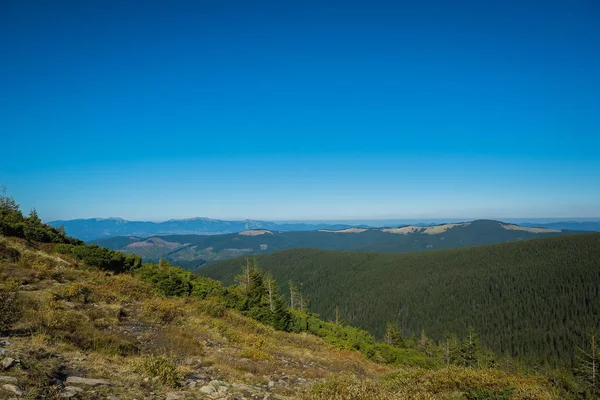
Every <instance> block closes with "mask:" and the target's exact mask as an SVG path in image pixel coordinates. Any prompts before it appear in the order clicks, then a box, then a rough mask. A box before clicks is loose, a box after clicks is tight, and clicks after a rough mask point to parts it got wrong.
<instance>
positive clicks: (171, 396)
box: [167, 392, 184, 400]
mask: <svg viewBox="0 0 600 400" xmlns="http://www.w3.org/2000/svg"><path fill="white" fill-rule="evenodd" d="M183 397H184V396H183V395H182V394H180V393H173V392H171V393H167V400H179V399H183Z"/></svg>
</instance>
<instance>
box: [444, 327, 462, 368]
mask: <svg viewBox="0 0 600 400" xmlns="http://www.w3.org/2000/svg"><path fill="white" fill-rule="evenodd" d="M440 347H441V348H442V354H443V358H444V363H445V364H446V365H450V364H457V363H459V360H460V356H461V343H460V340H459V339H458V336H456V334H455V333H450V332H446V333H445V335H444V340H443V341H442V342H441V344H440Z"/></svg>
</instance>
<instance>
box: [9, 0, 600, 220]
mask: <svg viewBox="0 0 600 400" xmlns="http://www.w3.org/2000/svg"><path fill="white" fill-rule="evenodd" d="M250 3H252V4H250ZM414 3H419V4H414ZM0 51H1V59H2V62H0V136H1V142H2V157H1V159H0V184H4V185H6V186H7V187H8V190H9V194H11V195H12V196H14V197H15V199H16V200H17V201H18V202H19V203H20V204H21V206H22V209H23V210H24V211H29V210H30V209H31V208H32V207H35V208H36V209H37V211H38V213H39V214H40V216H41V217H42V218H43V219H44V220H53V219H71V218H81V217H117V216H118V217H123V218H126V219H145V220H164V219H170V218H186V217H196V216H207V217H213V218H222V219H240V218H252V219H267V220H282V219H283V220H300V219H320V220H322V219H357V218H441V217H447V218H463V217H464V218H480V217H490V218H502V217H505V218H507V217H514V218H520V217H522V218H527V217H531V218H535V217H565V218H567V217H600V3H598V2H597V1H594V0H590V1H566V0H565V1H551V0H550V1H543V2H541V1H514V2H513V1H497V2H488V1H472V2H462V1H455V2H427V1H424V2H406V3H404V2H378V1H374V2H354V1H344V2H323V1H319V2H316V1H314V2H313V1H297V2H296V1H289V2H288V1H282V2H263V1H257V2H230V1H197V2H192V1H169V2H167V1H148V2H146V1H145V2H141V1H129V2H128V1H118V2H117V1H85V0H84V1H70V2H69V1H59V2H57V3H54V4H50V2H47V1H38V2H36V1H27V0H25V1H23V0H18V1H6V0H0Z"/></svg>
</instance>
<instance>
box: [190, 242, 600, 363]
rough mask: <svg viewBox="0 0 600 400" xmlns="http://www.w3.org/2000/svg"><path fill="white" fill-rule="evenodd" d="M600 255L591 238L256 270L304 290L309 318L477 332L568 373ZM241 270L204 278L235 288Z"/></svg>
mask: <svg viewBox="0 0 600 400" xmlns="http://www.w3.org/2000/svg"><path fill="white" fill-rule="evenodd" d="M599 255H600V234H585V235H573V236H563V237H554V238H545V239H535V240H529V241H521V242H512V243H503V244H495V245H488V246H479V247H471V248H462V249H452V250H444V251H431V252H420V253H407V254H381V253H348V252H346V253H342V252H331V251H321V250H314V249H297V250H287V251H282V252H279V253H275V254H270V255H264V256H260V257H258V262H259V263H260V264H261V266H262V267H263V268H264V269H265V270H266V271H267V272H269V273H270V274H272V275H273V277H274V278H275V279H276V280H278V281H280V282H288V281H290V280H292V281H294V282H295V283H296V285H301V288H302V289H301V290H302V292H303V293H304V294H305V295H306V297H308V298H309V299H310V309H311V311H314V312H316V313H318V314H319V315H321V316H322V317H323V318H325V319H328V320H333V319H334V318H335V311H336V306H337V307H338V308H339V310H340V313H341V316H342V318H343V319H344V320H346V321H348V322H349V323H351V324H353V325H356V326H359V327H362V328H364V329H367V330H369V331H370V332H372V333H373V334H375V335H376V336H378V337H382V335H383V333H384V329H385V326H386V323H387V322H390V321H392V322H396V323H398V325H399V326H400V327H401V329H402V331H403V333H405V334H406V335H409V336H410V335H419V334H420V332H421V330H423V329H424V330H425V331H426V334H427V335H428V336H430V337H432V338H434V339H436V340H441V339H443V338H444V337H445V334H446V333H447V332H457V333H459V334H460V335H464V334H465V333H466V330H467V327H468V326H469V325H472V326H473V327H474V328H475V330H476V331H477V332H478V333H479V334H480V336H481V339H482V342H483V343H485V344H486V345H487V346H489V347H490V348H491V349H493V350H494V351H495V352H496V353H498V354H506V355H510V356H512V357H517V358H519V359H521V360H525V361H528V362H529V363H530V364H536V363H537V364H540V363H546V362H547V363H550V365H555V366H558V365H567V366H570V365H572V363H573V362H574V360H575V354H576V351H575V350H576V348H577V347H578V346H582V345H583V344H584V343H585V342H586V340H587V338H588V337H589V335H588V333H589V331H590V329H598V328H600V326H599V324H600V293H599V282H600V257H599ZM242 262H243V261H242V260H240V259H237V260H229V261H225V262H222V263H218V264H216V265H212V266H207V267H203V268H201V269H200V270H199V273H200V274H202V275H205V276H209V277H212V278H215V279H219V280H222V281H223V282H225V283H230V282H232V278H233V276H234V275H235V273H236V271H238V270H239V268H240V265H241V263H242ZM283 291H284V293H286V292H287V291H288V286H287V285H284V287H283Z"/></svg>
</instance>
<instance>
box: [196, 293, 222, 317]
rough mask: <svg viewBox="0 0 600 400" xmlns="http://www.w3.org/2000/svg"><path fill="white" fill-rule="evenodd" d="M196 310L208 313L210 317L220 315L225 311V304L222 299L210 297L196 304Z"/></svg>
mask: <svg viewBox="0 0 600 400" xmlns="http://www.w3.org/2000/svg"><path fill="white" fill-rule="evenodd" d="M198 311H200V312H202V313H204V314H208V315H210V316H211V317H222V316H224V315H225V312H226V311H227V306H226V305H225V303H224V302H223V300H221V299H219V298H217V297H210V298H208V299H206V300H204V301H201V302H200V303H199V304H198Z"/></svg>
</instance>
